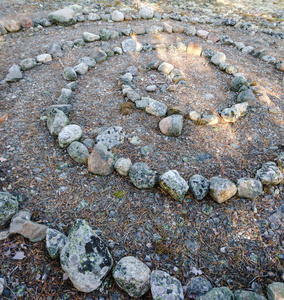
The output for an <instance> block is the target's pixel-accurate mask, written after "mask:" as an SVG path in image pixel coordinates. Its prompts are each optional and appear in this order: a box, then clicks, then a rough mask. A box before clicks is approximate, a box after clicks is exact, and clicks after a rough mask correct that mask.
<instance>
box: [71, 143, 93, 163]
mask: <svg viewBox="0 0 284 300" xmlns="http://www.w3.org/2000/svg"><path fill="white" fill-rule="evenodd" d="M67 151H68V154H69V155H70V156H71V157H72V158H73V159H74V160H75V161H76V162H77V163H79V164H87V163H88V158H89V151H88V148H87V147H86V146H85V145H84V144H82V143H80V142H77V141H74V142H72V143H71V144H70V145H69V146H68V148H67Z"/></svg>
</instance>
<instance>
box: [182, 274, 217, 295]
mask: <svg viewBox="0 0 284 300" xmlns="http://www.w3.org/2000/svg"><path fill="white" fill-rule="evenodd" d="M211 289H212V284H211V283H210V281H209V280H207V279H206V278H204V277H201V276H199V277H193V278H191V279H190V282H189V285H188V290H187V294H186V296H187V297H191V298H193V297H198V296H202V295H204V294H206V293H207V292H209V291H210V290H211Z"/></svg>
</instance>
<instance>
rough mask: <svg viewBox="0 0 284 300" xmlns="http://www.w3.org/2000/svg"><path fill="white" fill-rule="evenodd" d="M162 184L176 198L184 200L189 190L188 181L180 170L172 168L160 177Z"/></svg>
mask: <svg viewBox="0 0 284 300" xmlns="http://www.w3.org/2000/svg"><path fill="white" fill-rule="evenodd" d="M159 181H160V186H161V188H162V189H163V190H165V191H166V192H167V193H168V194H170V195H171V196H172V197H173V198H174V199H175V200H178V201H182V200H183V199H184V197H185V194H186V192H187V191H188V184H187V182H186V181H185V180H184V179H183V178H182V177H181V176H180V175H179V173H178V171H176V170H170V171H168V172H166V173H164V174H163V175H162V176H161V177H160V180H159Z"/></svg>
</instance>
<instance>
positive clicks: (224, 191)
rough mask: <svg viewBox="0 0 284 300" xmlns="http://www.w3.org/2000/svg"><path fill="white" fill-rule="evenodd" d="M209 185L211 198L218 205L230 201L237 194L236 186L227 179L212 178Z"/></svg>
mask: <svg viewBox="0 0 284 300" xmlns="http://www.w3.org/2000/svg"><path fill="white" fill-rule="evenodd" d="M209 183H210V186H209V193H210V196H211V197H212V198H213V199H214V200H215V201H216V202H218V203H223V202H224V201H226V200H228V199H230V198H231V197H233V196H234V195H235V194H236V192H237V187H236V185H235V184H234V183H233V182H232V181H230V180H229V179H226V178H222V177H217V176H216V177H212V178H211V179H210V181H209Z"/></svg>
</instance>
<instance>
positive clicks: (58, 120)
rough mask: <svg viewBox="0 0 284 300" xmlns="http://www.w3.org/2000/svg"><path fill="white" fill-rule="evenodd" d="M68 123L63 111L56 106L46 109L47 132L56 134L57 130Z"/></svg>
mask: <svg viewBox="0 0 284 300" xmlns="http://www.w3.org/2000/svg"><path fill="white" fill-rule="evenodd" d="M69 123H70V121H69V119H68V117H67V116H66V115H65V113H64V112H63V111H62V110H60V109H58V108H52V109H50V108H49V110H48V113H47V122H46V124H47V128H48V130H49V132H50V133H51V134H52V135H54V136H58V134H59V132H60V131H61V130H62V129H63V128H64V127H65V126H67V125H68V124H69Z"/></svg>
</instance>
